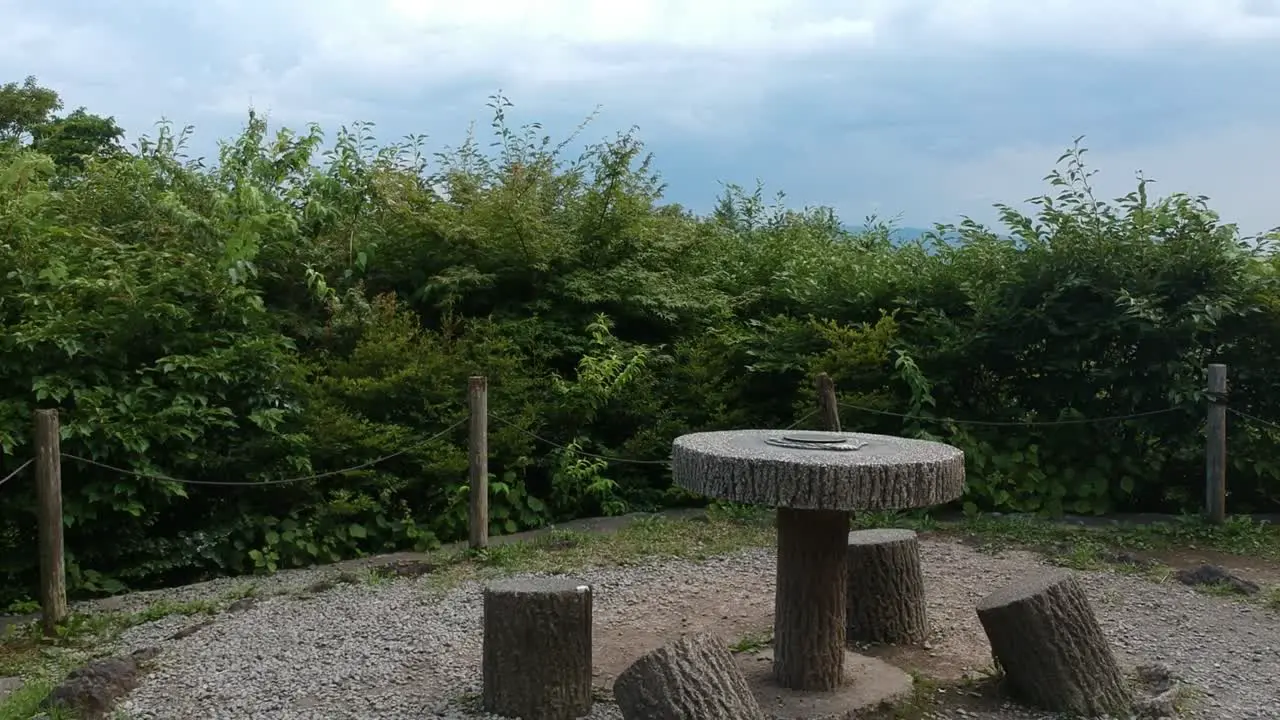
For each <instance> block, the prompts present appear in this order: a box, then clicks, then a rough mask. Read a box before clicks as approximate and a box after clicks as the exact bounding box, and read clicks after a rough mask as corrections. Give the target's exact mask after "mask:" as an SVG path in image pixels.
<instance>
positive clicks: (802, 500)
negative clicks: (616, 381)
mask: <svg viewBox="0 0 1280 720" xmlns="http://www.w3.org/2000/svg"><path fill="white" fill-rule="evenodd" d="M671 472H672V477H673V478H674V480H675V482H676V484H677V485H679V486H681V487H683V488H685V489H687V490H691V491H693V492H696V493H700V494H702V495H706V496H709V497H714V498H720V499H722V500H732V501H735V502H741V503H747V504H751V505H767V506H770V507H781V508H792V509H796V510H847V511H858V510H890V509H892V510H905V509H908V508H919V507H929V506H932V505H941V504H943V503H947V502H950V501H952V500H954V499H956V498H958V497H960V495H961V494H962V493H963V492H964V452H963V451H961V450H960V449H958V448H954V447H951V446H950V445H944V444H942V443H938V442H930V441H927V440H912V439H909V438H899V437H892V436H889V435H868V434H864V433H837V432H812V431H799V430H725V431H720V432H701V433H692V434H690V435H682V436H680V437H678V438H676V439H675V442H674V443H672V453H671Z"/></svg>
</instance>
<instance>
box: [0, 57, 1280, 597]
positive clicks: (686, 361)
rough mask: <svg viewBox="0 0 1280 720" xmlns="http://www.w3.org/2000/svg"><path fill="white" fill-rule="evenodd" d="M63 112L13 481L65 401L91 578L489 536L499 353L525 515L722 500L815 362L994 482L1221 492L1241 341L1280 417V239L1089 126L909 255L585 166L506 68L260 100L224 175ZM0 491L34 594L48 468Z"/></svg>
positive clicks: (34, 272)
mask: <svg viewBox="0 0 1280 720" xmlns="http://www.w3.org/2000/svg"><path fill="white" fill-rule="evenodd" d="M60 109H61V103H60V101H59V99H58V97H57V94H56V93H54V92H52V91H50V90H47V89H45V88H41V87H40V86H39V85H38V84H36V83H35V81H34V80H30V81H27V82H25V83H23V84H21V85H19V84H17V83H10V84H9V85H5V86H3V87H0V475H3V474H7V472H8V471H9V470H11V469H13V468H15V467H17V465H19V464H20V463H21V462H23V461H25V460H26V459H27V458H28V457H30V455H31V453H32V448H31V441H30V434H31V414H32V412H33V411H34V410H35V409H37V408H44V407H49V408H54V407H56V408H58V409H59V410H60V411H61V417H62V447H63V450H64V452H66V453H68V454H69V455H72V456H75V457H77V458H84V459H86V460H88V461H91V462H83V461H81V460H75V459H71V458H67V459H64V466H63V467H64V476H65V477H64V493H65V499H64V508H65V512H66V525H67V547H68V550H69V556H68V561H69V581H70V583H71V585H72V587H73V588H74V590H75V591H76V592H77V593H81V594H91V593H106V592H116V591H119V590H121V589H124V588H126V587H129V588H136V587H146V586H151V585H155V584H157V583H165V582H177V581H186V580H194V579H199V578H203V577H207V576H210V575H214V574H225V573H251V572H269V571H272V570H275V569H278V568H282V567H294V566H300V565H307V564H311V563H317V562H327V561H330V560H333V559H337V558H343V557H350V556H354V555H360V554H365V553H377V552H385V551H391V550H397V549H404V548H418V549H426V548H430V547H433V546H435V545H437V544H438V543H443V542H449V541H453V540H458V539H460V538H463V537H465V535H466V529H467V503H468V499H469V495H470V488H469V484H468V468H467V455H466V443H467V439H466V432H465V429H464V427H465V422H464V421H465V419H466V417H467V409H466V402H465V393H464V388H465V387H466V385H467V378H468V377H470V376H472V375H484V376H486V377H488V379H489V388H490V390H489V407H490V409H491V412H492V417H491V419H490V436H489V454H490V460H489V462H490V470H491V472H492V476H491V481H490V498H489V502H490V508H491V517H490V531H491V532H493V533H509V532H516V531H520V530H524V529H529V528H533V527H538V526H541V525H545V524H547V523H550V522H556V521H560V520H563V519H566V518H571V517H578V516H582V515H600V514H606V515H607V514H618V513H624V512H628V511H632V510H647V509H653V508H656V507H659V506H664V505H682V504H694V503H698V502H701V500H700V499H699V498H696V497H693V496H691V495H689V494H688V493H686V492H683V491H681V490H679V489H678V488H673V487H672V486H671V482H670V476H669V472H668V470H667V468H666V466H665V464H664V462H663V461H664V459H665V458H666V457H667V456H668V453H669V452H670V443H671V439H672V438H673V437H675V436H676V435H679V434H681V433H685V432H690V431H696V430H704V429H717V428H729V427H751V426H754V427H770V426H772V427H785V426H790V425H792V424H793V423H795V422H796V421H797V420H798V419H800V418H803V417H804V416H806V415H807V414H808V413H809V410H810V409H812V408H813V407H814V400H815V398H814V390H813V385H812V377H813V374H814V373H817V372H827V373H829V374H830V375H831V376H832V377H833V378H834V379H835V381H836V383H837V386H838V387H839V389H840V391H841V394H842V400H843V402H844V403H845V405H844V407H843V418H842V419H843V422H844V425H845V426H846V427H847V428H849V429H853V430H861V431H870V432H883V433H890V434H903V435H910V436H915V437H926V438H933V439H939V440H942V441H945V442H948V443H952V444H955V445H957V446H960V447H962V448H963V449H964V450H965V451H966V455H967V458H968V462H969V490H968V492H967V494H966V496H965V497H964V498H963V500H962V506H963V507H964V508H965V509H966V510H968V511H970V512H973V513H976V512H978V511H981V510H1000V511H1023V512H1033V513H1042V514H1049V515H1052V514H1059V513H1062V512H1082V513H1103V512H1107V511H1111V510H1121V509H1124V510H1134V509H1142V510H1166V511H1184V510H1195V509H1196V508H1197V507H1198V504H1199V497H1200V492H1199V490H1198V488H1199V487H1200V484H1201V482H1202V474H1203V471H1202V467H1203V465H1202V463H1203V459H1202V458H1203V456H1202V453H1203V438H1202V436H1201V431H1200V423H1201V420H1202V418H1203V409H1204V400H1205V398H1204V397H1203V391H1202V388H1203V386H1204V372H1205V371H1204V368H1205V365H1206V364H1207V363H1208V362H1210V361H1220V362H1226V363H1229V364H1230V365H1231V372H1232V397H1231V406H1232V407H1233V408H1236V409H1239V410H1241V411H1244V412H1248V413H1250V414H1254V415H1257V416H1260V417H1263V418H1272V419H1280V385H1278V384H1277V383H1278V382H1280V381H1277V380H1276V379H1275V378H1276V376H1275V374H1274V373H1271V372H1269V368H1268V367H1267V364H1266V362H1265V361H1264V360H1263V359H1264V358H1269V357H1274V356H1275V355H1276V354H1277V352H1278V351H1280V288H1278V287H1277V284H1276V278H1277V277H1278V276H1280V275H1278V274H1277V272H1276V270H1277V269H1278V266H1277V264H1276V263H1277V262H1278V261H1277V260H1275V259H1274V258H1273V257H1272V256H1271V255H1270V254H1268V253H1267V252H1265V251H1264V249H1261V248H1258V247H1255V246H1253V245H1251V244H1249V243H1246V242H1244V240H1245V239H1243V238H1241V237H1239V233H1238V232H1237V231H1236V229H1235V228H1234V227H1233V226H1230V225H1225V224H1222V223H1221V222H1220V221H1219V219H1218V218H1217V216H1215V215H1214V214H1213V213H1212V212H1211V211H1210V210H1209V208H1208V205H1207V202H1206V201H1205V200H1204V199H1203V198H1195V197H1188V196H1185V195H1172V196H1170V197H1167V198H1163V199H1153V198H1151V197H1149V196H1148V194H1147V188H1148V186H1147V183H1146V181H1145V180H1140V181H1139V183H1138V187H1137V188H1136V189H1135V191H1134V192H1133V193H1131V194H1129V195H1127V196H1125V197H1123V198H1119V199H1116V200H1114V201H1110V202H1101V201H1099V200H1097V199H1096V198H1095V197H1094V195H1093V190H1092V186H1091V185H1090V171H1089V170H1088V169H1087V168H1086V167H1085V165H1084V163H1083V157H1084V151H1083V150H1082V149H1080V148H1078V147H1073V148H1072V149H1071V150H1070V151H1069V152H1068V153H1066V154H1065V155H1064V156H1063V158H1062V159H1061V162H1060V163H1059V165H1060V167H1059V169H1058V170H1057V171H1055V172H1054V173H1053V174H1051V175H1050V176H1049V177H1048V178H1047V182H1048V184H1049V188H1050V191H1049V194H1047V195H1045V196H1044V197H1041V198H1039V199H1037V200H1036V201H1035V204H1034V208H1033V210H1034V212H1032V213H1030V214H1028V213H1023V212H1019V211H1016V210H1014V209H1012V208H1010V207H1002V208H1001V213H1002V214H1001V225H1002V226H1003V227H1002V228H1000V229H998V230H997V229H991V228H987V227H983V226H981V225H979V224H978V223H975V222H971V221H965V222H963V223H960V224H959V225H957V226H939V227H938V228H936V232H935V233H933V234H932V235H931V236H928V237H925V238H923V239H922V240H921V241H919V242H913V243H909V244H906V245H901V246H898V245H895V244H893V243H892V242H890V240H889V232H888V228H887V226H885V225H884V224H882V223H878V222H876V221H875V220H874V219H872V220H871V221H870V222H869V223H868V227H867V228H866V229H865V230H863V231H860V232H854V231H850V230H848V229H847V228H846V227H845V226H844V225H842V224H841V222H840V221H839V219H838V218H837V217H836V216H835V214H834V213H833V212H832V211H831V210H829V209H826V208H806V209H800V210H797V209H793V208H787V207H785V206H784V205H783V204H782V198H781V197H779V198H778V200H776V201H769V200H767V199H766V198H765V196H764V192H763V189H762V188H756V189H755V190H752V191H747V190H745V189H743V188H740V187H736V186H730V187H729V188H728V189H727V190H726V191H725V193H724V196H723V197H722V199H721V201H720V202H719V204H718V205H717V207H716V209H715V211H714V212H713V213H711V214H709V215H707V216H699V215H696V214H694V213H691V212H689V211H687V210H685V209H683V208H680V207H678V206H673V205H670V204H664V201H663V197H662V190H663V185H662V181H661V178H660V177H658V175H657V174H656V173H655V172H654V170H653V165H652V162H651V159H650V158H649V156H648V155H647V154H646V153H645V151H644V147H643V145H642V144H641V143H640V141H639V140H638V138H637V137H636V135H635V134H634V133H633V132H629V133H624V134H621V135H618V136H615V137H614V138H612V139H609V140H606V141H603V142H600V143H596V144H591V145H588V146H586V149H585V150H584V152H582V153H581V155H579V156H578V157H574V158H567V157H566V156H565V153H566V150H567V148H568V147H569V143H570V141H572V140H574V139H575V138H576V135H575V136H574V138H570V139H569V140H566V141H564V142H561V143H556V142H553V141H552V140H551V139H550V138H547V137H544V136H542V134H541V130H540V128H539V127H538V126H537V125H527V126H523V127H517V126H516V125H514V124H513V122H512V120H511V117H510V113H512V112H513V110H512V107H511V104H510V102H508V101H507V100H506V99H505V98H502V97H500V96H497V97H495V98H493V102H492V103H491V105H490V109H491V111H492V113H493V124H492V127H491V130H492V135H493V139H494V142H493V143H492V145H486V143H485V142H484V141H482V140H481V139H479V138H477V137H474V136H472V137H469V138H468V139H467V141H466V142H464V143H463V144H462V145H461V146H460V147H458V148H454V149H451V150H447V151H444V152H441V153H437V154H431V153H429V152H427V150H426V147H425V144H424V142H423V141H422V139H421V138H410V139H408V140H406V141H405V142H402V143H397V144H392V145H385V146H382V145H379V144H377V142H376V141H375V140H374V138H373V136H372V129H371V127H370V126H368V125H363V124H361V125H354V126H350V127H347V128H342V129H341V130H340V132H339V133H337V134H336V135H335V136H333V137H332V138H327V137H326V136H325V135H324V134H323V133H322V132H321V130H320V129H319V128H316V127H309V128H307V129H306V130H305V132H294V131H290V130H287V129H278V130H274V131H273V130H272V129H271V128H269V127H268V125H267V123H266V121H265V120H264V119H263V118H261V117H258V116H256V115H253V114H250V116H249V118H248V123H247V125H246V127H245V129H244V131H243V132H242V133H241V134H240V136H238V137H236V138H233V139H231V140H229V141H227V142H224V143H223V144H222V145H221V147H220V151H219V154H218V158H217V161H216V162H215V163H213V164H212V165H208V166H206V165H205V164H203V163H201V162H197V161H192V160H190V159H188V158H187V157H186V155H185V151H184V148H185V144H186V142H187V139H188V137H189V130H187V129H183V130H175V129H173V128H170V127H169V126H167V125H161V126H159V127H158V128H157V130H156V132H155V134H154V136H150V137H142V138H141V139H140V140H139V141H138V143H137V146H136V147H135V148H133V149H131V150H124V149H122V148H119V147H118V139H119V137H120V133H119V128H117V127H116V126H115V124H114V122H112V121H111V120H110V119H109V118H101V117H98V116H93V115H90V114H88V113H87V112H85V111H75V112H72V113H70V114H69V115H66V116H63V117H58V116H56V115H55V113H56V112H58V111H59V110H60ZM489 147H492V148H493V149H492V150H490V149H488V148H489ZM1169 408H1173V411H1172V412H1166V413H1163V414H1158V415H1146V416H1142V417H1137V418H1131V419H1120V420H1114V421H1109V422H1102V423H1075V422H1072V421H1074V420H1078V419H1081V418H1102V417H1109V416H1127V415H1132V414H1135V413H1142V412H1145V411H1154V410H1165V409H1169ZM966 420H979V421H983V423H979V424H972V423H967V422H965V421H966ZM1000 423H1004V424H1000ZM1277 441H1280V430H1277V429H1276V428H1272V427H1269V426H1267V425H1265V424H1256V423H1255V424H1248V425H1245V424H1241V423H1233V425H1232V433H1231V443H1232V453H1231V455H1230V457H1231V459H1232V460H1231V461H1232V463H1233V465H1232V468H1231V473H1232V474H1231V488H1232V498H1231V503H1232V508H1233V509H1237V510H1240V511H1248V510H1262V509H1274V508H1275V507H1276V506H1277V504H1280V464H1278V463H1277V462H1275V461H1274V460H1272V459H1271V458H1274V457H1275V456H1276V452H1275V450H1276V448H1277ZM616 458H621V459H623V460H630V461H631V462H623V461H619V460H616ZM95 463H96V464H95ZM104 466H110V468H120V469H123V470H125V471H128V472H124V473H122V472H119V471H117V470H114V469H110V468H109V467H104ZM27 477H29V476H27ZM170 478H179V479H182V480H184V481H191V482H194V483H197V484H190V483H184V482H177V481H175V480H172V479H170ZM299 478H300V479H299ZM246 484H247V486H245V485H246ZM0 493H3V498H4V502H3V504H0V576H2V577H3V585H2V587H4V588H7V589H8V593H7V594H5V595H3V596H0V601H3V602H5V603H6V604H7V603H9V602H11V601H15V600H17V601H20V600H21V598H22V596H23V595H24V594H26V593H27V592H29V590H30V588H32V587H33V586H34V574H35V566H34V562H35V561H34V558H35V554H34V553H33V552H32V548H31V542H32V537H33V536H34V533H33V520H32V509H33V504H34V493H33V489H32V488H31V487H30V483H29V482H24V481H23V480H22V479H19V480H16V481H15V482H13V483H10V484H9V485H7V486H5V487H4V488H3V489H2V490H0ZM719 512H724V513H728V514H735V513H739V512H745V510H740V509H734V508H732V507H731V506H728V505H726V506H724V507H723V508H721V510H719Z"/></svg>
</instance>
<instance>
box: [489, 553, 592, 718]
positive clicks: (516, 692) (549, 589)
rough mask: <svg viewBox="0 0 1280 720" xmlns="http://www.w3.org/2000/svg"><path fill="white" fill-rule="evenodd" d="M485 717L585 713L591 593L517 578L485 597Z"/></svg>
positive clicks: (565, 583) (558, 582)
mask: <svg viewBox="0 0 1280 720" xmlns="http://www.w3.org/2000/svg"><path fill="white" fill-rule="evenodd" d="M483 673H484V690H483V693H482V696H481V703H482V705H483V707H484V710H485V712H489V713H494V714H496V715H503V716H506V717H518V718H523V719H524V720H576V718H579V717H582V716H583V715H586V714H587V713H589V712H590V711H591V588H590V587H588V586H586V585H583V584H581V583H578V582H576V581H572V580H564V579H558V578H516V579H511V580H502V581H499V582H495V583H493V584H491V585H489V586H488V587H487V588H485V591H484V661H483Z"/></svg>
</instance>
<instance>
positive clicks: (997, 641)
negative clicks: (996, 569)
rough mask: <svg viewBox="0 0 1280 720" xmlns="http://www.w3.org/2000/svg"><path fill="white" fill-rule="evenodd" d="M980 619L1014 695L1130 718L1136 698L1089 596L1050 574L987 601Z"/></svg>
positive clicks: (1071, 580)
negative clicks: (1126, 715)
mask: <svg viewBox="0 0 1280 720" xmlns="http://www.w3.org/2000/svg"><path fill="white" fill-rule="evenodd" d="M977 611H978V619H979V620H980V621H982V628H983V630H985V631H986V633H987V639H988V640H990V641H991V652H992V655H993V656H994V657H995V659H996V661H997V662H999V664H1000V666H1001V668H1002V669H1003V670H1004V675H1005V681H1006V683H1007V684H1008V688H1009V691H1010V693H1011V694H1012V695H1014V696H1015V697H1017V698H1018V699H1020V700H1022V701H1023V702H1025V703H1028V704H1030V705H1034V706H1037V707H1040V708H1043V709H1045V710H1049V711H1051V712H1061V713H1075V714H1079V715H1084V716H1086V717H1095V716H1098V715H1107V714H1111V715H1115V716H1123V715H1125V714H1126V713H1128V712H1129V710H1130V709H1131V707H1132V696H1131V695H1130V693H1129V689H1128V687H1127V686H1126V684H1125V681H1124V676H1123V675H1122V674H1121V672H1120V668H1119V666H1118V665H1117V664H1116V659H1115V656H1114V655H1113V654H1112V652H1111V646H1110V645H1109V644H1108V643H1107V638H1106V637H1105V636H1104V635H1103V634H1102V628H1100V627H1099V626H1098V621H1097V618H1096V617H1094V614H1093V608H1092V607H1091V606H1090V605H1089V598H1088V597H1087V596H1086V595H1085V593H1084V589H1083V588H1081V587H1080V583H1078V582H1077V581H1076V579H1075V577H1073V576H1072V575H1070V574H1068V573H1065V572H1061V571H1049V572H1044V573H1041V574H1038V575H1032V576H1029V577H1026V578H1022V579H1020V580H1018V581H1016V582H1013V583H1010V584H1009V585H1006V586H1005V587H1003V588H1001V589H999V590H997V591H995V592H993V593H991V594H990V595H988V596H987V597H985V598H983V599H982V600H981V601H980V602H979V603H978V606H977Z"/></svg>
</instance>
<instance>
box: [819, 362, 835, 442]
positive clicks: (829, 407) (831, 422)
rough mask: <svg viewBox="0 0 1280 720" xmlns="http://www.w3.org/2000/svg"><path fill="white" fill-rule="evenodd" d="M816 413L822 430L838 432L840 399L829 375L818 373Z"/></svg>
mask: <svg viewBox="0 0 1280 720" xmlns="http://www.w3.org/2000/svg"><path fill="white" fill-rule="evenodd" d="M815 384H816V385H817V386H818V415H819V416H820V417H819V420H820V422H821V423H822V429H823V430H830V431H831V432H840V400H839V399H838V398H837V397H836V384H835V383H834V382H833V381H832V380H831V376H830V375H828V374H826V373H818V378H817V380H816V381H815Z"/></svg>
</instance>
